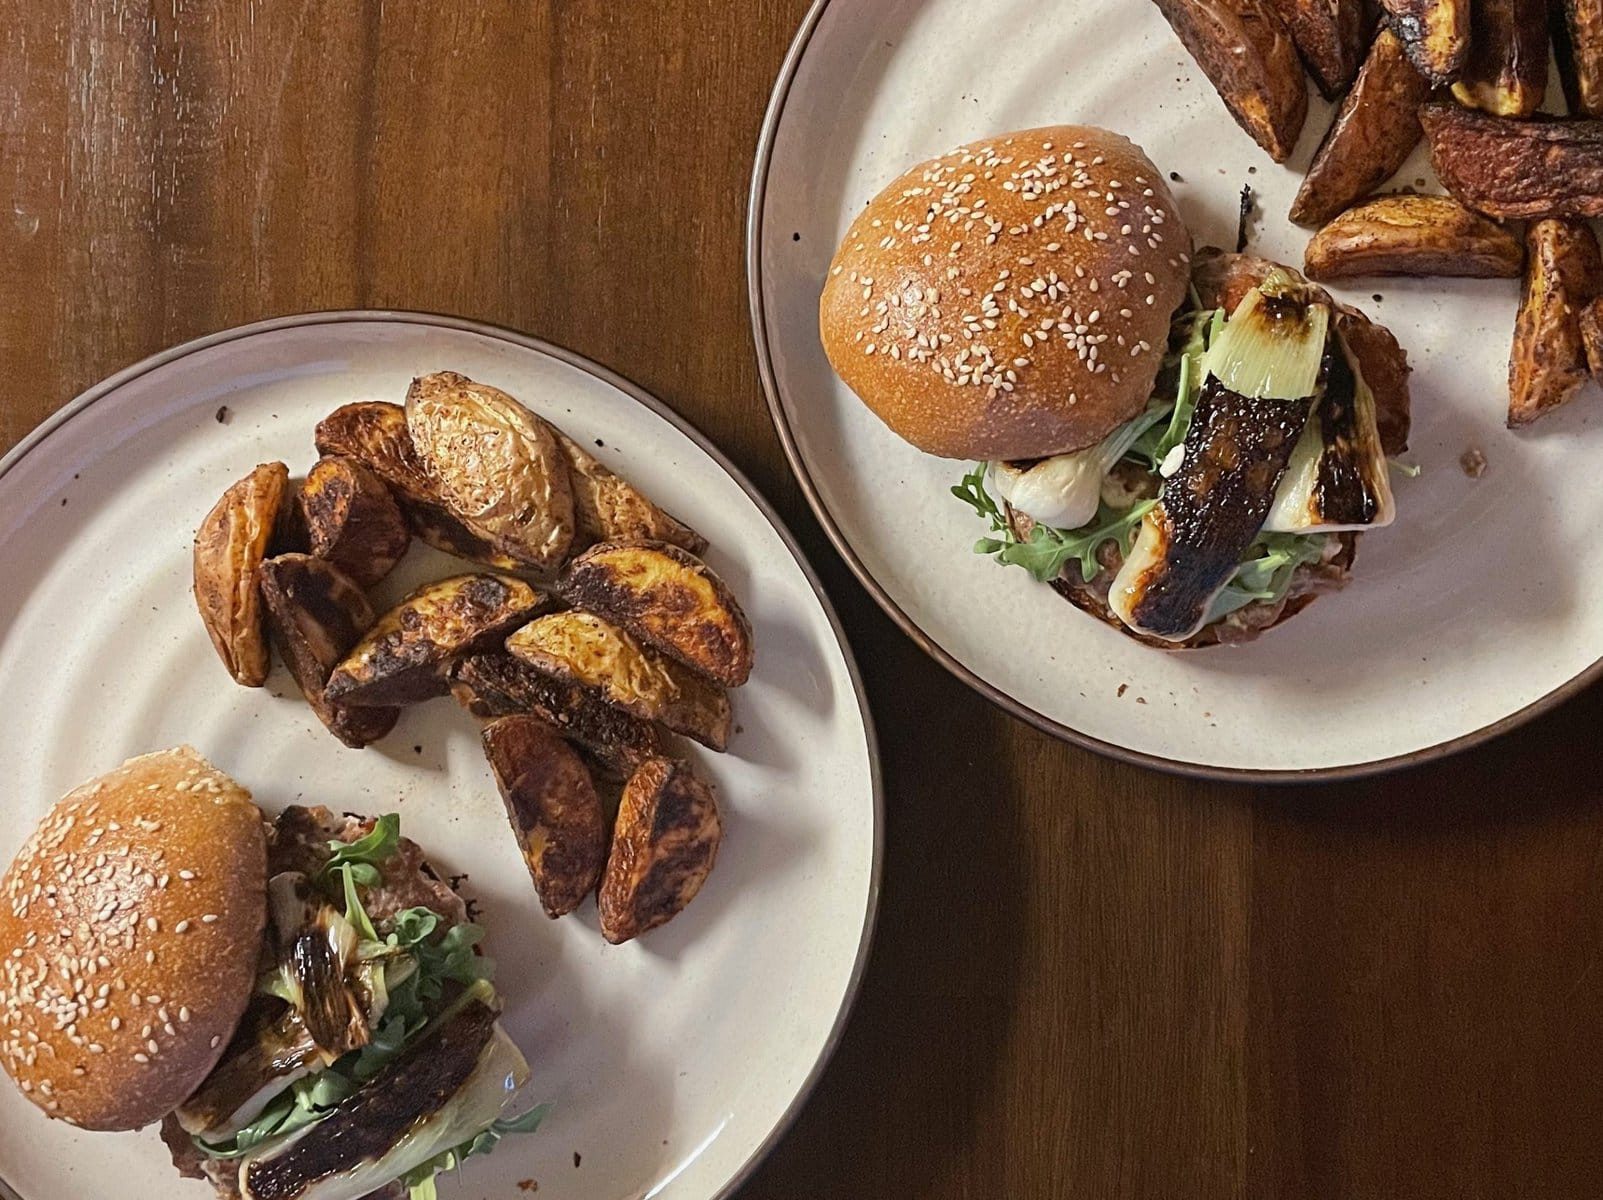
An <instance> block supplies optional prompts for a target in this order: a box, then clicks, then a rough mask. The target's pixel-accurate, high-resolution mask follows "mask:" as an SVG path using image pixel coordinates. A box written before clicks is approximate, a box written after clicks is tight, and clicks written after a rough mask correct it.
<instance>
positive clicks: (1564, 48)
mask: <svg viewBox="0 0 1603 1200" xmlns="http://www.w3.org/2000/svg"><path fill="white" fill-rule="evenodd" d="M1548 8H1549V10H1550V13H1551V18H1552V28H1553V50H1554V53H1555V55H1556V56H1557V58H1558V75H1559V79H1560V80H1561V81H1562V82H1563V84H1564V99H1565V101H1566V102H1567V103H1568V104H1569V106H1570V115H1571V116H1573V117H1603V0H1549V5H1548Z"/></svg>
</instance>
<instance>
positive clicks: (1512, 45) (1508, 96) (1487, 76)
mask: <svg viewBox="0 0 1603 1200" xmlns="http://www.w3.org/2000/svg"><path fill="white" fill-rule="evenodd" d="M1546 93H1547V0H1474V4H1473V5H1472V7H1471V9H1470V39H1469V55H1468V57H1467V58H1466V59H1465V60H1464V73H1463V75H1462V76H1460V78H1459V80H1458V82H1457V83H1455V84H1453V96H1454V97H1455V98H1456V99H1457V100H1458V102H1459V103H1460V104H1467V105H1469V106H1470V107H1471V108H1478V109H1480V110H1481V111H1482V112H1489V113H1495V114H1496V115H1497V116H1500V117H1528V116H1530V115H1531V114H1532V113H1533V112H1535V111H1536V110H1537V109H1538V108H1540V107H1541V104H1542V97H1543V96H1544V95H1546Z"/></svg>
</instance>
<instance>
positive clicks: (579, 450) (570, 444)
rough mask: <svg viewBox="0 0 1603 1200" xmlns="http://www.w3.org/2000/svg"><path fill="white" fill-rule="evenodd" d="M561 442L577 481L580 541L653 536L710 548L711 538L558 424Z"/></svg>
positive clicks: (696, 549)
mask: <svg viewBox="0 0 1603 1200" xmlns="http://www.w3.org/2000/svg"><path fill="white" fill-rule="evenodd" d="M551 431H552V432H553V433H554V434H555V435H556V438H557V445H558V446H560V447H562V453H563V454H564V455H565V456H567V459H568V476H569V479H570V480H571V481H572V484H573V509H574V518H575V520H576V521H577V522H578V526H579V529H578V534H577V536H576V538H575V539H574V545H575V546H576V547H578V546H589V545H593V544H594V543H596V542H621V541H635V540H641V539H649V540H651V541H656V542H668V543H670V544H671V545H675V546H678V547H680V548H681V549H684V550H688V551H690V553H692V554H697V555H700V554H705V553H706V552H707V539H706V538H704V537H702V536H701V534H699V533H697V532H696V531H695V530H694V529H692V528H690V526H688V525H686V524H685V523H684V522H683V521H681V520H679V519H678V518H677V517H674V516H672V515H671V514H669V513H667V512H664V511H663V510H662V509H660V508H658V507H657V506H656V505H655V504H653V503H652V502H651V501H650V500H648V499H646V497H645V494H644V493H642V492H641V491H640V490H639V489H638V488H636V487H635V486H634V485H633V484H631V483H630V482H629V481H628V480H627V479H625V478H623V476H621V475H618V474H617V473H615V472H614V471H612V470H610V469H609V468H608V467H606V466H605V465H604V464H602V462H601V461H600V460H599V459H597V458H596V457H595V456H594V455H593V454H591V453H590V452H589V451H588V450H586V449H585V448H584V447H583V446H581V445H579V443H578V442H576V441H574V440H573V439H572V438H570V437H569V436H568V435H567V434H565V433H563V432H562V430H560V429H558V428H557V427H556V426H555V425H553V426H551Z"/></svg>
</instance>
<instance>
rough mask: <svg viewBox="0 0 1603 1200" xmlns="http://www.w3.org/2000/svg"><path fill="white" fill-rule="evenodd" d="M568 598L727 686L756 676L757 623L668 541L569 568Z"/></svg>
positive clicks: (592, 556)
mask: <svg viewBox="0 0 1603 1200" xmlns="http://www.w3.org/2000/svg"><path fill="white" fill-rule="evenodd" d="M563 592H564V594H565V595H566V596H567V598H568V600H569V601H570V602H571V603H573V604H574V605H576V606H578V607H579V608H583V609H588V610H589V611H590V612H594V613H600V614H601V615H602V616H603V617H606V618H607V620H609V621H611V622H613V623H614V624H616V625H618V626H620V627H621V628H623V629H625V630H627V631H628V632H629V633H631V634H633V635H634V636H635V637H636V638H638V639H639V640H640V641H642V642H644V643H645V644H646V645H647V646H650V647H651V648H652V649H653V650H657V651H660V652H661V653H663V654H666V655H667V656H668V657H669V658H672V659H675V660H676V661H678V662H680V663H683V664H684V665H685V666H687V667H689V668H690V669H691V670H693V671H696V672H698V673H700V674H702V675H705V676H706V677H707V678H708V679H711V680H713V681H714V682H716V683H721V684H723V685H724V686H725V687H739V686H740V685H741V684H743V683H745V682H746V680H747V679H748V678H750V677H751V667H752V641H751V622H750V621H748V620H747V619H746V614H745V612H744V611H743V610H742V609H741V607H740V602H739V601H738V600H736V599H735V596H734V593H733V592H731V591H730V590H729V588H728V587H727V586H726V585H725V583H724V581H723V580H722V579H720V578H718V576H717V575H716V574H714V573H713V570H712V568H710V567H709V566H707V564H706V563H704V562H702V561H701V559H699V558H697V557H696V556H695V555H693V554H691V553H689V552H688V551H685V550H681V549H680V548H679V547H678V546H670V545H668V544H667V543H666V542H603V543H602V544H601V545H599V546H592V547H591V548H590V549H588V550H586V551H585V552H584V553H583V554H581V555H580V556H579V557H578V558H576V559H574V560H573V561H572V562H571V563H569V564H568V568H567V571H566V573H565V574H564V575H563Z"/></svg>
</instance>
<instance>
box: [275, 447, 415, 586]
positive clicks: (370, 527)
mask: <svg viewBox="0 0 1603 1200" xmlns="http://www.w3.org/2000/svg"><path fill="white" fill-rule="evenodd" d="M295 504H296V507H297V508H298V509H299V511H300V526H301V528H302V529H304V530H305V536H306V544H307V548H308V549H309V550H310V551H311V553H312V554H314V555H315V556H316V557H318V558H325V559H327V560H328V561H329V562H331V563H333V564H334V565H335V566H336V567H338V568H339V569H340V570H341V571H343V572H345V574H346V575H349V576H350V577H351V579H353V580H354V581H355V582H356V584H357V585H358V586H359V587H372V586H373V585H374V584H375V583H377V582H378V581H379V580H381V579H383V578H384V577H385V576H386V575H388V574H389V573H390V571H391V570H393V569H394V567H395V564H396V563H398V562H400V561H401V558H402V556H403V555H405V554H406V548H407V546H409V545H410V544H411V542H412V534H411V531H410V530H409V529H408V528H407V525H406V518H405V517H404V516H402V514H401V507H400V505H398V504H396V502H395V497H393V496H392V495H390V491H389V489H388V488H387V487H385V486H384V484H383V482H382V481H380V479H379V477H378V476H377V475H375V474H373V472H372V471H369V470H368V469H367V468H366V467H364V466H363V465H362V464H361V463H359V462H358V461H357V460H356V459H354V458H339V457H331V458H322V459H319V460H318V461H317V465H315V466H314V467H313V468H312V469H311V470H310V471H308V472H307V474H306V482H305V483H303V484H302V485H301V489H300V491H299V492H298V493H297V494H296V497H295Z"/></svg>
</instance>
